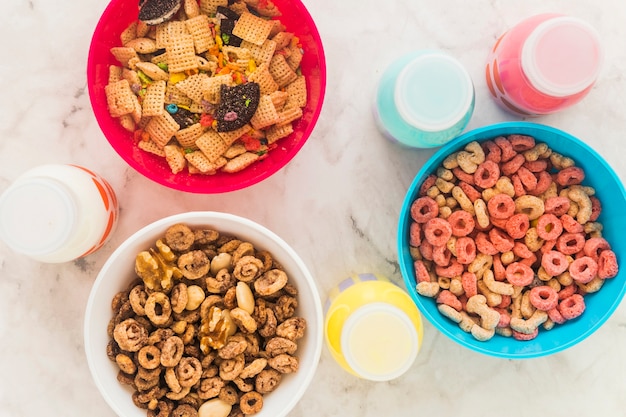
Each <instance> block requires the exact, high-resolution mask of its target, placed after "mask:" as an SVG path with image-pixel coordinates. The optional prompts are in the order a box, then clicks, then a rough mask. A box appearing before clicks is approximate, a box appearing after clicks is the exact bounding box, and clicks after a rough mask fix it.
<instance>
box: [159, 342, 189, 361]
mask: <svg viewBox="0 0 626 417" xmlns="http://www.w3.org/2000/svg"><path fill="white" fill-rule="evenodd" d="M184 351H185V344H184V343H183V339H181V338H180V337H178V336H171V337H169V338H167V339H166V340H165V342H163V347H161V365H163V366H165V367H166V368H170V367H174V366H176V365H178V362H180V360H181V358H182V357H183V353H184Z"/></svg>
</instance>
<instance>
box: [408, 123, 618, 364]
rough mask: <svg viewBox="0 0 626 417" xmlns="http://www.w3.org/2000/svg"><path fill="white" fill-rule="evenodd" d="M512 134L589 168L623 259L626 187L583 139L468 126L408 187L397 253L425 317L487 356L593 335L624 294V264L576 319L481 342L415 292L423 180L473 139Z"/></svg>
mask: <svg viewBox="0 0 626 417" xmlns="http://www.w3.org/2000/svg"><path fill="white" fill-rule="evenodd" d="M510 134H525V135H530V136H533V137H534V138H535V139H536V140H537V141H538V142H545V143H546V144H547V145H548V146H549V147H550V148H552V149H553V150H554V151H556V152H558V153H561V154H563V155H565V156H569V157H570V158H572V159H574V160H575V161H576V165H577V166H580V167H582V168H583V169H584V170H585V173H586V178H585V181H584V182H583V184H584V185H589V186H592V187H594V188H595V190H596V196H597V197H598V198H599V199H600V201H601V202H602V213H601V215H600V217H599V218H598V221H599V222H601V223H602V224H603V225H604V229H603V232H602V234H603V237H604V238H605V239H606V240H607V241H608V242H609V243H610V244H611V248H612V249H613V251H614V252H615V254H616V256H617V259H618V262H620V261H621V260H623V259H624V255H625V254H626V242H625V241H624V239H623V233H624V230H626V218H625V217H624V213H626V191H625V190H624V186H623V184H622V183H621V181H620V179H619V178H618V176H617V175H616V174H615V172H614V171H613V169H612V168H611V167H610V166H609V164H607V162H606V161H605V160H604V159H603V158H602V157H601V156H600V155H599V154H598V153H597V152H595V151H594V150H593V149H592V148H590V147H589V146H588V145H587V144H585V143H584V142H582V141H581V140H579V139H577V138H575V137H574V136H572V135H570V134H568V133H566V132H563V131H561V130H559V129H555V128H552V127H548V126H543V125H540V124H535V123H527V122H506V123H500V124H494V125H490V126H486V127H482V128H478V129H475V130H472V131H469V132H467V133H465V134H463V135H461V136H459V137H458V138H456V139H454V140H452V141H451V142H449V143H448V144H446V145H445V146H443V147H442V148H441V149H439V150H438V151H437V152H436V153H435V154H434V155H433V156H432V157H431V158H430V159H429V160H428V161H427V162H426V164H425V165H424V166H423V167H422V169H421V170H420V171H419V172H418V173H417V175H416V177H415V179H414V180H413V182H412V184H411V186H410V187H409V190H408V192H407V194H406V197H405V199H404V203H403V205H402V210H401V212H400V219H399V224H398V241H397V244H398V255H399V263H400V269H401V271H402V276H403V278H404V282H405V284H406V287H407V289H408V290H409V293H410V295H411V297H412V299H413V300H414V301H415V303H416V304H417V307H418V308H419V310H420V311H421V312H422V314H423V315H424V316H425V317H426V319H427V320H428V321H430V322H431V323H432V324H433V326H435V327H436V328H437V329H438V330H439V331H441V332H442V333H443V334H444V335H446V336H447V337H449V338H450V339H452V340H453V341H455V342H457V343H459V344H460V345H462V346H465V347H467V348H469V349H471V350H473V351H475V352H479V353H482V354H485V355H488V356H494V357H499V358H509V359H524V358H536V357H541V356H546V355H551V354H553V353H557V352H560V351H563V350H564V349H567V348H569V347H571V346H573V345H575V344H576V343H578V342H580V341H582V340H584V339H585V338H587V337H589V336H590V335H591V334H592V333H593V332H595V331H596V330H597V329H598V328H599V327H600V326H602V324H604V323H605V322H606V321H607V320H608V319H609V317H610V316H611V314H613V312H614V311H615V309H616V308H617V307H618V306H619V304H620V302H621V301H622V298H623V297H624V293H625V292H626V268H624V267H622V268H620V271H619V273H618V274H617V276H616V277H614V278H610V279H607V280H606V282H605V283H604V285H603V287H602V288H601V289H600V291H598V292H596V293H593V294H588V295H586V296H585V303H586V309H585V312H584V313H583V314H582V315H581V316H579V317H578V318H576V319H574V320H571V321H568V322H566V323H564V324H562V325H556V326H555V327H554V328H553V329H552V330H549V331H547V330H543V331H541V329H540V331H539V335H538V336H537V337H536V338H535V339H533V340H530V341H518V340H515V339H513V338H511V337H503V336H499V335H495V336H494V337H493V338H492V339H491V340H488V341H486V342H479V341H477V340H476V339H474V337H473V336H472V335H471V334H469V333H465V332H464V331H462V330H461V329H460V328H459V327H458V325H457V324H456V323H454V322H452V321H451V320H449V319H447V318H446V317H444V316H442V315H441V314H440V313H439V311H438V310H437V305H436V303H435V300H434V299H432V298H429V297H424V296H421V295H420V294H418V293H417V291H416V290H415V286H416V278H415V272H414V268H413V259H412V258H411V255H410V253H409V227H410V224H411V215H410V209H411V204H412V202H413V201H414V200H415V199H416V197H417V194H418V192H419V188H420V185H421V184H422V182H423V181H424V179H425V178H426V177H427V176H428V175H429V174H431V173H434V172H435V170H436V169H437V167H439V166H440V165H441V164H442V162H443V160H444V159H445V157H446V156H448V155H449V154H451V153H453V152H456V151H458V150H460V149H462V148H463V147H464V146H465V145H467V144H468V143H469V142H472V141H478V142H481V141H484V140H488V139H492V138H495V137H498V136H506V135H510Z"/></svg>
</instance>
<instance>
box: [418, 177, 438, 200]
mask: <svg viewBox="0 0 626 417" xmlns="http://www.w3.org/2000/svg"><path fill="white" fill-rule="evenodd" d="M435 182H437V176H436V175H435V174H430V175H429V176H427V177H426V179H425V180H424V182H423V183H422V185H421V186H420V190H419V193H418V195H419V196H420V197H423V196H425V195H426V192H427V191H428V189H429V188H430V187H432V186H433V185H435Z"/></svg>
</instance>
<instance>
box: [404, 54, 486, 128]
mask: <svg viewBox="0 0 626 417" xmlns="http://www.w3.org/2000/svg"><path fill="white" fill-rule="evenodd" d="M473 100H474V85H473V83H472V79H471V77H470V75H469V74H468V73H467V71H466V70H465V68H464V67H463V66H462V65H461V64H460V63H459V62H458V61H457V60H456V59H454V58H452V57H451V56H448V55H446V54H443V53H431V54H426V55H421V56H418V57H417V58H415V59H414V60H413V61H411V62H410V63H409V64H408V65H407V66H406V67H405V68H404V69H403V70H402V72H400V74H399V75H398V80H397V83H396V86H395V91H394V101H395V104H396V107H397V110H398V113H399V114H400V116H401V117H402V119H404V120H405V122H406V123H408V124H410V125H412V126H413V127H415V128H417V129H420V130H423V131H427V132H439V131H444V130H446V129H449V128H450V127H452V126H454V125H456V124H457V123H458V122H459V121H460V120H461V119H463V118H464V117H465V116H466V115H467V112H468V111H471V109H472V103H473Z"/></svg>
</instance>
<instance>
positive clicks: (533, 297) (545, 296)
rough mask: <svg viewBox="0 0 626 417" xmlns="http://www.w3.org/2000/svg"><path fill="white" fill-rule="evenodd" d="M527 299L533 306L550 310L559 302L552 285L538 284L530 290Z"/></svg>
mask: <svg viewBox="0 0 626 417" xmlns="http://www.w3.org/2000/svg"><path fill="white" fill-rule="evenodd" d="M529 300H530V303H531V304H532V305H533V306H534V307H535V308H537V309H539V310H543V311H550V310H552V309H553V308H555V307H556V306H557V305H558V304H559V294H558V293H557V292H556V290H555V289H554V288H552V287H549V286H547V285H540V286H538V287H533V289H531V290H530V296H529Z"/></svg>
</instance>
